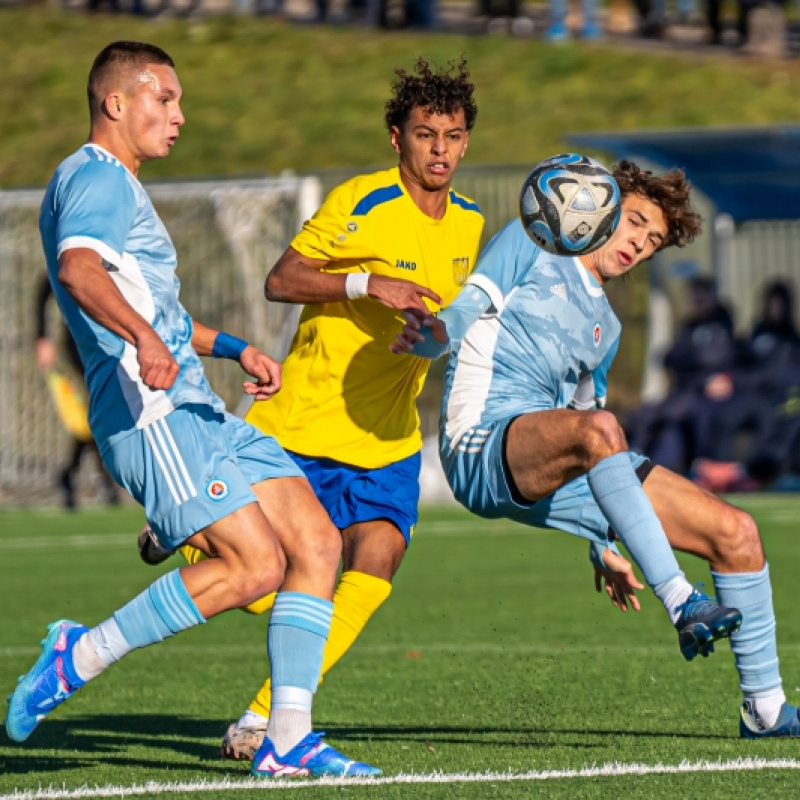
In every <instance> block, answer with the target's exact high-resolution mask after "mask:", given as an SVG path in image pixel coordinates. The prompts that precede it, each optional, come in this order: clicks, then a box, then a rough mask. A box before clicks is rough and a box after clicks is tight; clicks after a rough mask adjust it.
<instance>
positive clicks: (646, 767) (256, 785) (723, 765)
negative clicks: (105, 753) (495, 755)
mask: <svg viewBox="0 0 800 800" xmlns="http://www.w3.org/2000/svg"><path fill="white" fill-rule="evenodd" d="M767 769H769V770H800V761H797V760H796V759H793V758H778V759H771V760H770V759H765V758H737V759H735V760H733V761H694V762H690V761H682V762H681V763H680V764H654V765H653V764H636V763H634V764H622V763H619V762H614V763H609V764H603V765H602V766H599V767H582V768H581V769H578V770H574V769H553V770H542V771H539V770H531V771H530V772H460V773H445V772H432V773H427V774H421V775H420V774H409V775H406V774H403V773H400V774H399V775H389V776H386V777H383V778H356V777H353V778H319V779H317V780H308V781H306V780H277V781H266V780H257V779H253V778H249V779H247V780H231V779H230V778H226V779H224V780H221V781H186V782H176V783H161V782H159V781H149V782H148V783H145V784H142V785H137V784H133V785H132V786H95V787H94V788H91V787H88V786H83V787H81V788H79V789H54V788H47V789H42V788H40V789H29V790H16V791H14V793H13V794H3V795H0V800H71V799H72V798H83V797H135V796H141V795H148V794H180V793H184V794H186V793H190V794H196V793H198V792H220V791H242V790H247V789H251V790H252V789H257V790H260V791H280V790H283V789H290V790H293V789H314V788H319V787H321V786H338V787H343V786H390V785H398V784H405V785H408V784H448V783H514V782H526V781H549V780H563V779H569V778H612V777H624V776H626V775H678V774H687V773H692V772H756V771H760V770H767Z"/></svg>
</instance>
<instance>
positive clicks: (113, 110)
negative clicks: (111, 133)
mask: <svg viewBox="0 0 800 800" xmlns="http://www.w3.org/2000/svg"><path fill="white" fill-rule="evenodd" d="M123 107H124V102H123V98H122V95H121V94H119V93H118V92H113V93H112V94H110V95H108V96H107V97H106V99H105V100H104V101H103V113H104V114H105V115H106V116H107V117H108V118H109V119H113V120H118V119H120V118H121V117H122V110H123Z"/></svg>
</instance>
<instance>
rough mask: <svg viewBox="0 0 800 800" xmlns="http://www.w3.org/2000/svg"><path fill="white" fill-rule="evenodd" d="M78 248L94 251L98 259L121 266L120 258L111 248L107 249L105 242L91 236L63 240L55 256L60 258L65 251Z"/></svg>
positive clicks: (71, 237)
mask: <svg viewBox="0 0 800 800" xmlns="http://www.w3.org/2000/svg"><path fill="white" fill-rule="evenodd" d="M79 247H85V248H86V249H87V250H94V251H95V253H97V254H98V255H99V256H100V258H104V259H105V260H106V261H109V262H110V263H112V264H114V266H117V267H119V266H121V265H122V256H121V255H120V254H119V253H118V252H117V251H116V250H114V249H113V248H111V247H109V246H108V245H107V244H105V242H101V241H100V240H99V239H93V238H92V237H91V236H70V237H68V238H67V239H64V241H63V242H61V243H60V244H59V245H58V251H57V255H58V257H61V254H62V253H63V252H64V251H66V250H75V249H77V248H79Z"/></svg>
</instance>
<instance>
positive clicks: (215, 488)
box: [206, 478, 230, 500]
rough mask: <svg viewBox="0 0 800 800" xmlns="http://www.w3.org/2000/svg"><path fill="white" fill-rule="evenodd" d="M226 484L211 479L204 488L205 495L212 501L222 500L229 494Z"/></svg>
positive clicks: (216, 479) (217, 479)
mask: <svg viewBox="0 0 800 800" xmlns="http://www.w3.org/2000/svg"><path fill="white" fill-rule="evenodd" d="M229 491H230V490H229V489H228V484H227V483H225V481H221V480H220V479H219V478H213V479H212V480H210V481H209V482H208V485H207V486H206V494H207V495H208V496H209V497H210V498H211V499H212V500H224V499H225V498H226V497H227V496H228V493H229Z"/></svg>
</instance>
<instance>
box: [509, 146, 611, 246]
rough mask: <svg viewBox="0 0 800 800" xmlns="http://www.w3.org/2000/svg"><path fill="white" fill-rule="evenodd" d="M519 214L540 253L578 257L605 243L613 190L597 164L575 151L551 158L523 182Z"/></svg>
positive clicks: (602, 168) (609, 180)
mask: <svg viewBox="0 0 800 800" xmlns="http://www.w3.org/2000/svg"><path fill="white" fill-rule="evenodd" d="M519 215H520V218H521V220H522V227H523V228H525V232H526V233H527V234H528V236H530V237H531V239H533V241H534V242H535V243H536V244H537V245H539V247H541V248H542V250H546V251H547V252H548V253H553V254H554V255H558V256H582V255H585V254H586V253H591V252H592V251H593V250H597V248H598V247H600V246H601V245H603V244H605V243H606V242H607V241H608V239H609V237H610V236H611V234H612V233H613V232H614V230H615V228H616V227H617V222H618V221H619V215H620V194H619V186H617V182H616V181H615V180H614V178H613V176H612V175H611V173H610V172H609V171H608V170H607V169H606V168H605V167H604V166H603V165H602V164H601V163H600V162H599V161H595V160H594V159H592V158H587V157H586V156H581V155H578V154H577V153H566V154H564V155H560V156H553V157H552V158H548V159H546V160H545V161H542V162H541V163H540V164H537V165H536V166H535V167H534V168H533V171H532V172H531V174H530V175H528V177H527V178H526V179H525V183H524V184H523V185H522V193H521V194H520V198H519Z"/></svg>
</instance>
